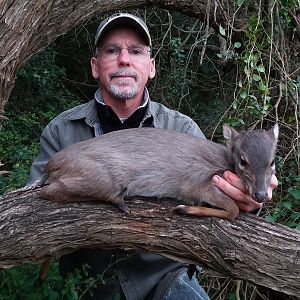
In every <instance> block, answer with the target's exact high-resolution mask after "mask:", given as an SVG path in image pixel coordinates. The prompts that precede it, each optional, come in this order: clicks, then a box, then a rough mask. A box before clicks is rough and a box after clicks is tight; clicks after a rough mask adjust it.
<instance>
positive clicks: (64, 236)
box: [0, 190, 300, 296]
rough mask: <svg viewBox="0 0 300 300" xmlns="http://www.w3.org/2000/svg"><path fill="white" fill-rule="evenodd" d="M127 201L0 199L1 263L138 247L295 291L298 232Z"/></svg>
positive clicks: (244, 218)
mask: <svg viewBox="0 0 300 300" xmlns="http://www.w3.org/2000/svg"><path fill="white" fill-rule="evenodd" d="M144 200H145V199H140V198H136V199H129V200H128V201H127V203H128V206H129V209H130V211H131V213H130V214H125V213H123V212H121V211H119V210H118V209H117V208H116V207H114V206H111V205H108V204H107V205H106V204H99V203H71V204H66V205H60V204H56V203H51V202H49V201H46V200H42V199H40V198H38V197H37V190H34V191H32V190H31V191H26V192H21V191H16V192H13V193H10V194H6V195H4V196H2V197H1V198H0V203H1V204H0V268H10V267H13V266H16V265H19V264H23V263H41V262H43V261H45V260H46V259H49V258H50V257H53V256H55V257H57V258H58V257H60V256H61V255H63V254H65V253H69V252H72V251H74V250H76V249H78V248H82V247H93V248H95V247H99V248H106V249H110V248H122V249H125V250H130V249H142V250H144V251H147V252H150V253H156V254H160V255H164V256H167V257H171V258H173V259H176V260H178V261H182V262H188V263H191V262H193V263H196V264H201V265H203V266H204V267H206V268H209V269H213V270H216V271H218V272H219V273H223V274H226V275H230V276H232V277H234V278H240V279H244V280H248V281H251V282H253V283H256V284H259V285H263V286H266V287H268V288H271V289H273V290H277V291H281V292H283V293H285V294H288V295H292V296H298V295H300V284H299V276H300V233H299V232H298V231H296V230H292V229H290V228H287V227H284V226H282V225H278V224H274V223H269V222H267V221H265V220H263V219H261V218H258V217H255V216H252V215H251V216H249V215H245V214H241V215H240V216H239V217H238V218H237V219H236V220H235V221H234V222H229V221H227V220H222V219H216V218H197V217H190V216H182V215H177V214H174V213H172V207H174V206H175V203H174V202H175V201H174V200H164V201H158V200H154V199H147V201H144Z"/></svg>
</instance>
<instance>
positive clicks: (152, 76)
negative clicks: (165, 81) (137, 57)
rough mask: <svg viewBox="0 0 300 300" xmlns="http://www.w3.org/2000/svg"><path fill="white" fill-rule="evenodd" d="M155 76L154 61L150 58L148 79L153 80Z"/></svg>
mask: <svg viewBox="0 0 300 300" xmlns="http://www.w3.org/2000/svg"><path fill="white" fill-rule="evenodd" d="M155 74H156V69H155V59H154V58H150V70H149V79H152V78H154V76H155Z"/></svg>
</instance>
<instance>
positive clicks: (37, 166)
mask: <svg viewBox="0 0 300 300" xmlns="http://www.w3.org/2000/svg"><path fill="white" fill-rule="evenodd" d="M99 95H100V96H99ZM95 97H96V98H97V97H98V98H99V97H101V93H100V92H99V90H98V91H97V92H96V94H95ZM144 98H145V99H144V101H145V100H147V101H149V102H148V106H147V111H146V113H145V116H144V118H143V121H142V122H141V123H140V127H143V124H144V123H145V122H146V121H147V122H149V121H150V122H152V126H153V127H157V128H164V129H172V130H176V131H179V132H183V133H188V134H193V135H196V136H199V137H204V135H203V133H202V132H201V130H200V129H199V127H198V126H197V124H196V123H195V122H194V121H193V120H192V119H191V118H189V117H187V116H185V115H183V114H181V113H179V112H177V111H174V110H170V109H168V108H167V107H165V106H164V105H162V104H159V103H156V102H153V101H151V100H150V98H149V94H148V91H147V90H145V96H144ZM101 134H102V130H101V124H100V123H99V120H98V117H97V109H96V100H95V99H93V100H91V101H89V102H88V103H86V104H82V105H79V106H76V107H74V108H72V109H70V110H67V111H65V112H63V113H61V114H60V115H59V116H57V117H56V118H55V119H53V120H52V121H51V122H50V123H49V124H48V125H47V126H46V127H45V129H44V131H43V133H42V135H41V138H40V153H39V155H38V156H37V158H36V159H35V160H34V162H33V164H32V167H31V172H30V177H29V180H28V183H27V184H28V185H30V184H33V183H34V181H36V180H37V179H39V178H40V177H41V175H42V172H43V168H44V166H45V165H46V163H47V161H48V160H49V159H50V158H51V157H52V156H53V155H54V154H55V153H56V152H58V151H60V150H61V149H63V148H65V147H67V146H68V145H71V144H74V143H76V142H80V141H83V140H87V139H90V138H93V137H95V136H98V135H101ZM112 255H114V257H115V258H116V260H120V262H118V263H116V264H115V265H114V269H116V271H117V273H118V282H117V283H116V282H115V289H114V288H113V290H114V292H115V293H117V292H118V287H120V286H121V288H122V290H123V292H124V294H125V296H126V298H127V299H130V300H142V299H145V298H146V295H148V293H149V292H150V291H151V290H152V289H153V288H154V287H155V286H156V284H157V283H158V282H159V281H160V280H161V279H162V278H163V277H165V275H166V274H167V273H169V274H170V273H171V274H174V275H172V276H173V278H174V276H176V274H178V272H177V271H176V270H181V269H182V268H183V267H186V266H184V265H183V264H181V263H178V262H174V261H172V260H170V259H168V258H165V257H162V256H159V255H154V254H149V253H144V252H141V251H136V252H133V251H130V252H125V251H121V250H115V251H113V250H112V251H107V250H101V249H96V250H95V249H82V250H79V252H77V253H76V254H73V255H72V254H68V255H65V256H63V257H62V259H61V260H60V270H61V273H62V274H66V272H67V271H68V267H65V266H70V264H71V265H72V263H73V264H74V266H76V263H78V261H79V260H82V259H83V260H85V261H86V262H88V263H89V264H92V265H95V268H94V270H96V272H98V273H100V272H103V271H104V270H105V269H106V268H107V264H106V263H110V261H111V256H112ZM124 257H125V258H126V257H128V259H123V258H124ZM105 262H106V263H105ZM172 276H169V277H170V278H171V279H170V280H172ZM101 288H102V289H104V288H105V285H104V286H102V287H101ZM166 288H167V284H166ZM99 293H100V294H99V295H102V296H101V298H99V299H110V298H103V293H101V291H100V292H99ZM95 299H98V298H97V297H96V298H95ZM111 299H113V297H112V298H111Z"/></svg>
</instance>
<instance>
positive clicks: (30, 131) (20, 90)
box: [0, 47, 79, 193]
mask: <svg viewBox="0 0 300 300" xmlns="http://www.w3.org/2000/svg"><path fill="white" fill-rule="evenodd" d="M55 57H56V52H55V51H54V50H53V49H52V48H51V47H50V48H47V49H46V50H45V51H43V52H42V53H40V54H39V55H37V56H35V57H33V58H32V59H31V60H30V61H29V62H28V63H27V64H26V65H25V66H23V67H22V68H21V69H20V70H19V71H18V74H17V82H16V86H15V88H14V90H13V93H12V95H11V99H10V102H9V104H8V106H7V107H6V116H7V118H8V120H7V121H5V122H4V123H3V125H2V127H1V130H0V158H1V161H2V163H5V169H6V170H8V171H9V172H10V174H9V176H6V177H4V176H1V177H0V193H3V192H5V191H10V190H14V189H16V188H18V187H21V186H23V185H25V183H26V181H27V178H28V175H29V169H30V166H31V164H32V161H33V159H34V157H35V156H36V155H37V154H38V149H39V139H38V137H39V135H40V133H41V131H42V129H43V127H44V126H45V125H46V124H47V123H48V122H49V121H50V120H51V119H53V118H54V117H55V116H56V115H57V114H58V113H60V112H61V111H63V110H65V109H67V108H69V107H73V106H74V105H76V104H79V101H78V100H77V99H78V97H77V96H76V95H72V94H71V93H70V92H69V91H68V90H66V89H65V88H64V85H63V79H64V78H65V71H64V69H63V68H61V67H58V66H57V65H56V63H55Z"/></svg>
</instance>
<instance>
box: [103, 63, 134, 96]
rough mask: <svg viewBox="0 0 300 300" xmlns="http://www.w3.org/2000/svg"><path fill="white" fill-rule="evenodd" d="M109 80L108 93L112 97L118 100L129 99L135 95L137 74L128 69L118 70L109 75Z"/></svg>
mask: <svg viewBox="0 0 300 300" xmlns="http://www.w3.org/2000/svg"><path fill="white" fill-rule="evenodd" d="M120 76H128V77H131V79H126V78H124V79H122V78H118V77H120ZM110 78H111V82H110V84H109V87H108V91H109V92H110V93H111V95H112V96H114V97H116V98H119V99H131V98H133V97H135V96H136V95H137V93H138V83H137V82H138V74H136V73H135V72H133V71H131V70H129V69H128V68H120V69H119V70H118V71H117V72H114V73H112V74H110ZM115 78H116V79H115ZM114 79H115V80H114Z"/></svg>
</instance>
